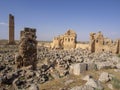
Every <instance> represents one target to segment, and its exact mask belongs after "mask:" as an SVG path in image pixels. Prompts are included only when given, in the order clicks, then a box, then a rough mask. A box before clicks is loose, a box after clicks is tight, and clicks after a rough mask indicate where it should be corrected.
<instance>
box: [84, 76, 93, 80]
mask: <svg viewBox="0 0 120 90" xmlns="http://www.w3.org/2000/svg"><path fill="white" fill-rule="evenodd" d="M91 78H92V76H90V75H86V76H85V77H84V78H83V80H85V81H89V79H91Z"/></svg>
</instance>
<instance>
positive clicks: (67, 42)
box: [52, 30, 77, 49]
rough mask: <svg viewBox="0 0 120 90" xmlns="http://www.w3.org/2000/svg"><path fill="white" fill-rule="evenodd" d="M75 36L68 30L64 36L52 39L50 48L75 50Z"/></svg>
mask: <svg viewBox="0 0 120 90" xmlns="http://www.w3.org/2000/svg"><path fill="white" fill-rule="evenodd" d="M76 37H77V34H76V33H75V32H74V31H73V30H68V31H67V32H66V33H65V34H64V35H60V36H58V37H54V39H53V43H52V48H58V49H75V48H76Z"/></svg>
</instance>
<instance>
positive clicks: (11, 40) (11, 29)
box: [8, 14, 15, 44]
mask: <svg viewBox="0 0 120 90" xmlns="http://www.w3.org/2000/svg"><path fill="white" fill-rule="evenodd" d="M8 43H9V44H15V40H14V16H13V15H12V14H9V41H8Z"/></svg>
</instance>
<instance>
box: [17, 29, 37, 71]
mask: <svg viewBox="0 0 120 90" xmlns="http://www.w3.org/2000/svg"><path fill="white" fill-rule="evenodd" d="M20 34H21V38H20V43H19V53H18V56H16V63H17V67H18V68H20V67H26V66H29V65H31V66H32V68H33V69H35V68H36V64H37V41H36V29H32V28H24V30H23V31H21V33H20Z"/></svg>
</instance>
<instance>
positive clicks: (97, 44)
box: [90, 32, 120, 54]
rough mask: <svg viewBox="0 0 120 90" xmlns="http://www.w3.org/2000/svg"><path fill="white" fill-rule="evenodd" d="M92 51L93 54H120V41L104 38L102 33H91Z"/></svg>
mask: <svg viewBox="0 0 120 90" xmlns="http://www.w3.org/2000/svg"><path fill="white" fill-rule="evenodd" d="M90 50H91V52H102V51H107V52H111V53H116V54H118V53H120V40H115V41H113V40H111V39H108V38H104V36H103V34H102V33H101V32H98V33H90Z"/></svg>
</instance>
